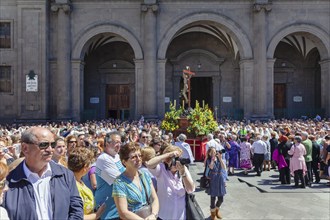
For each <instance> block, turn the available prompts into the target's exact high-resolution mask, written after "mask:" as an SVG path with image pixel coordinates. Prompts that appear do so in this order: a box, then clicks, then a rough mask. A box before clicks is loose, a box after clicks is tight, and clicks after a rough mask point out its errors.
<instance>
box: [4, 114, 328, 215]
mask: <svg viewBox="0 0 330 220" xmlns="http://www.w3.org/2000/svg"><path fill="white" fill-rule="evenodd" d="M186 139H187V136H186V135H185V134H180V135H178V136H177V137H173V134H172V133H170V132H166V131H163V130H161V128H160V121H150V122H147V121H144V120H140V121H131V122H128V121H124V122H122V121H118V120H104V121H91V122H86V123H76V122H62V123H47V124H35V125H29V126H28V125H15V124H13V125H3V126H1V127H0V193H1V194H0V195H1V199H0V202H1V203H3V204H2V207H1V208H0V219H148V220H149V219H150V220H151V219H160V220H167V219H182V220H183V219H186V211H185V205H186V200H185V198H186V194H190V193H193V192H194V191H195V189H196V180H194V179H193V178H192V175H191V174H190V172H189V166H191V164H193V163H194V161H195V158H194V155H193V153H192V151H191V148H190V146H189V144H187V143H186ZM205 142H206V152H205V160H204V166H205V170H204V175H205V177H206V179H208V180H209V183H210V186H209V189H208V190H207V192H208V194H209V195H210V214H211V219H212V220H213V219H217V218H218V219H221V218H222V215H221V211H220V210H221V205H222V203H223V202H224V196H225V194H226V184H227V182H226V181H227V180H228V178H229V176H232V175H235V174H236V172H238V171H240V172H242V173H243V174H244V175H252V174H253V175H254V174H255V175H256V176H261V175H262V172H267V171H269V170H270V169H278V170H279V181H280V184H291V182H292V181H291V179H292V178H291V177H293V183H294V184H293V187H294V188H305V187H311V186H312V184H319V183H320V182H321V179H327V180H329V181H327V180H324V181H325V182H327V184H328V185H330V178H329V173H330V166H329V165H330V121H328V120H312V119H311V120H278V121H275V120H273V121H267V122H253V123H252V122H249V121H229V120H223V121H219V127H218V129H217V130H216V131H214V132H213V133H210V134H207V135H206V136H205ZM8 189H10V190H8ZM2 197H4V200H2Z"/></svg>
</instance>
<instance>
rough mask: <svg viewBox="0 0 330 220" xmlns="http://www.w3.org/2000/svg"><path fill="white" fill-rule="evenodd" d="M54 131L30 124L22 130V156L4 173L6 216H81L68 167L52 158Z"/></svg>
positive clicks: (16, 217)
mask: <svg viewBox="0 0 330 220" xmlns="http://www.w3.org/2000/svg"><path fill="white" fill-rule="evenodd" d="M53 147H55V141H54V135H53V134H52V133H51V132H50V131H49V130H48V129H46V128H41V127H32V128H30V129H28V130H26V131H25V132H23V134H22V138H21V150H22V152H23V153H24V155H25V160H24V161H23V162H22V163H20V164H19V165H18V166H17V167H16V168H15V169H14V170H13V171H12V172H10V174H9V175H8V177H7V180H8V182H9V190H8V191H7V193H6V197H5V204H4V206H5V208H6V209H7V212H8V216H9V218H10V219H83V216H84V213H83V203H82V200H81V198H80V196H79V193H78V190H77V186H76V181H75V178H74V175H73V173H72V172H71V171H69V170H68V169H66V168H65V167H63V166H61V165H58V164H56V163H54V162H52V155H53Z"/></svg>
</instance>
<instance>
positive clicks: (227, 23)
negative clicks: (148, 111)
mask: <svg viewBox="0 0 330 220" xmlns="http://www.w3.org/2000/svg"><path fill="white" fill-rule="evenodd" d="M193 23H206V24H207V23H212V24H213V25H214V26H217V27H219V28H221V29H222V30H223V31H224V32H225V33H227V34H228V35H230V37H231V38H232V39H233V40H234V41H235V43H236V44H237V48H238V51H239V55H240V59H241V60H247V61H248V62H245V63H244V64H242V65H240V66H241V67H243V68H242V70H241V71H242V73H241V74H240V77H243V76H244V75H251V73H250V72H252V70H253V69H251V68H246V67H245V66H246V65H250V64H251V63H252V62H253V52H252V46H251V42H250V41H249V39H248V37H247V35H246V34H245V33H244V31H243V30H242V28H240V27H239V25H238V24H236V23H235V22H234V21H232V20H231V19H229V18H227V17H224V16H221V15H219V14H212V13H192V14H190V15H187V16H185V17H183V18H181V19H180V20H179V21H177V22H175V23H172V24H170V26H168V28H167V29H166V34H164V35H163V36H162V37H161V40H160V44H159V47H158V48H159V49H158V52H157V55H158V59H159V60H165V59H168V57H166V53H167V50H168V48H169V46H170V44H171V42H172V40H173V39H175V37H176V35H177V34H178V33H180V31H181V30H182V29H183V28H184V27H187V26H189V25H191V24H193ZM158 74H159V75H160V76H164V75H165V74H166V70H165V64H164V63H161V66H160V65H159V66H158ZM240 81H242V80H240ZM217 82H220V80H217ZM160 83H162V86H163V88H165V77H163V80H162V81H161V82H160ZM240 86H241V85H240ZM214 88H217V86H214ZM243 90H245V88H243V89H242V91H243ZM216 93H218V92H216ZM242 94H246V93H245V92H242V93H241V94H239V96H240V97H239V98H238V99H244V98H245V96H243V95H242ZM218 99H219V98H218ZM218 102H219V100H216V101H214V103H218ZM242 103H243V102H242ZM161 107H162V106H161Z"/></svg>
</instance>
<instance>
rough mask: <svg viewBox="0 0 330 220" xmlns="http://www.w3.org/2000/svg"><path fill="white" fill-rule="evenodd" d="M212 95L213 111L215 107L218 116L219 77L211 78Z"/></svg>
mask: <svg viewBox="0 0 330 220" xmlns="http://www.w3.org/2000/svg"><path fill="white" fill-rule="evenodd" d="M212 88H213V91H212V94H213V110H214V109H215V107H217V113H216V114H217V115H218V116H219V109H220V76H213V77H212Z"/></svg>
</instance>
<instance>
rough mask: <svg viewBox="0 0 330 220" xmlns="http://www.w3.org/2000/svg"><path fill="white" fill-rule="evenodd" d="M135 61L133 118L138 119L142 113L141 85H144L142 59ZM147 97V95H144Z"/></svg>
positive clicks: (142, 95) (142, 96)
mask: <svg viewBox="0 0 330 220" xmlns="http://www.w3.org/2000/svg"><path fill="white" fill-rule="evenodd" d="M134 63H135V103H134V107H135V109H134V112H135V115H134V116H133V118H134V119H139V118H140V117H141V115H143V114H144V112H143V107H144V91H143V87H144V86H146V84H145V83H144V78H143V68H144V61H143V60H134ZM146 98H148V97H146Z"/></svg>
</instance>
